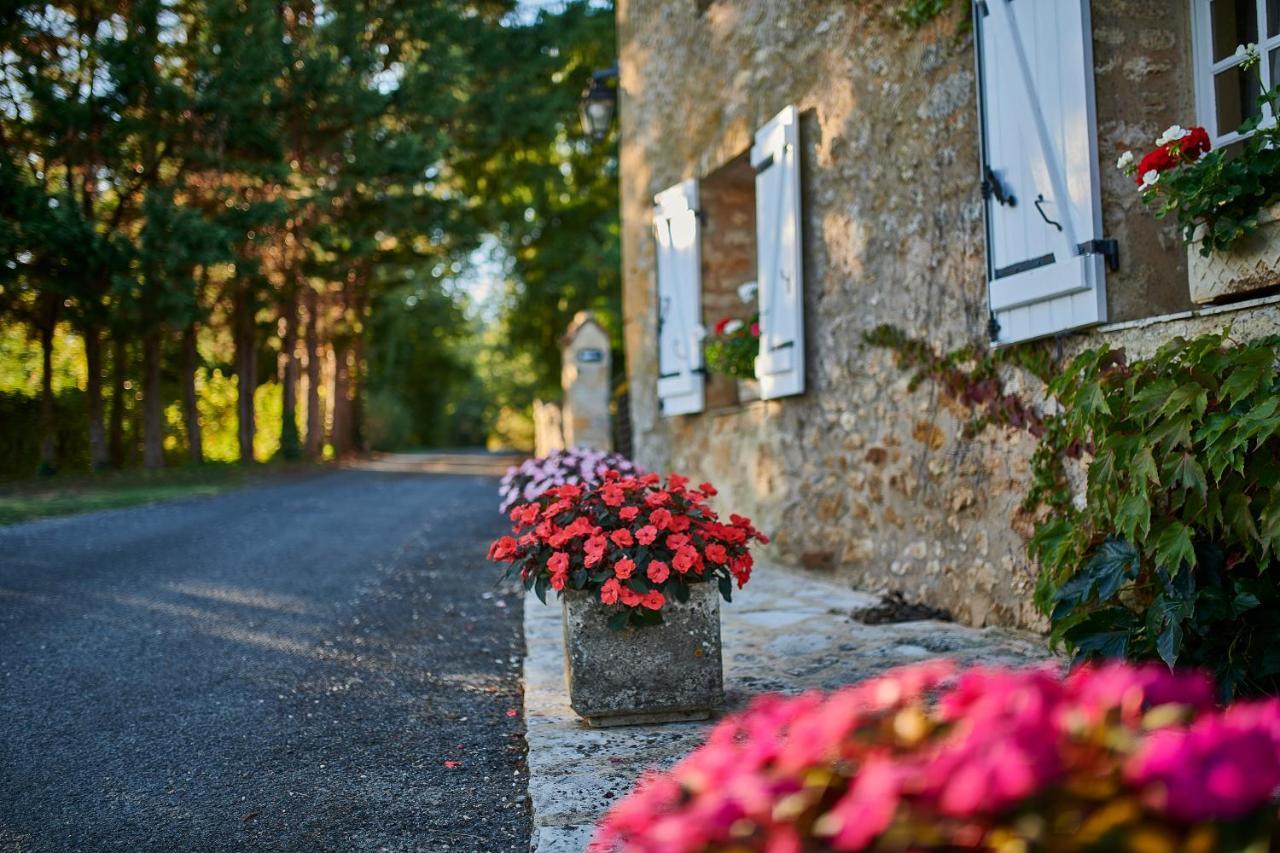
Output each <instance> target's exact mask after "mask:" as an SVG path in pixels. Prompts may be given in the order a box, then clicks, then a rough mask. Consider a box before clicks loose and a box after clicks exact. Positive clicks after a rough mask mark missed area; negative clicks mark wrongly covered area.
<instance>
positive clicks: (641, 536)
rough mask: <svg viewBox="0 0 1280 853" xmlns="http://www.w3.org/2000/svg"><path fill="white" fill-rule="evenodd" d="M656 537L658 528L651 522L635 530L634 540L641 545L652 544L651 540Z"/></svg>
mask: <svg viewBox="0 0 1280 853" xmlns="http://www.w3.org/2000/svg"><path fill="white" fill-rule="evenodd" d="M657 538H658V528H656V527H654V526H653V525H652V524H646V525H645V526H644V527H641V528H640V529H639V530H637V531H636V541H637V542H639V543H640V544H641V545H652V544H653V540H654V539H657Z"/></svg>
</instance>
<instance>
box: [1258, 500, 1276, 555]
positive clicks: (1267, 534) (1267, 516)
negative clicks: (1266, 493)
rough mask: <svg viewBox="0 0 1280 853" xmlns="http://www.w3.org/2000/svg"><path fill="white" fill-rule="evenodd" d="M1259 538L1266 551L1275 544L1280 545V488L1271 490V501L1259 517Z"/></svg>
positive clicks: (1263, 549)
mask: <svg viewBox="0 0 1280 853" xmlns="http://www.w3.org/2000/svg"><path fill="white" fill-rule="evenodd" d="M1259 521H1260V522H1261V524H1260V525H1259V527H1258V539H1259V540H1260V541H1261V542H1262V551H1263V553H1266V552H1267V551H1268V550H1269V549H1271V548H1272V547H1273V546H1276V547H1280V488H1278V489H1274V490H1272V492H1271V503H1269V504H1268V505H1267V508H1266V509H1265V510H1263V513H1262V517H1261V518H1260V519H1259Z"/></svg>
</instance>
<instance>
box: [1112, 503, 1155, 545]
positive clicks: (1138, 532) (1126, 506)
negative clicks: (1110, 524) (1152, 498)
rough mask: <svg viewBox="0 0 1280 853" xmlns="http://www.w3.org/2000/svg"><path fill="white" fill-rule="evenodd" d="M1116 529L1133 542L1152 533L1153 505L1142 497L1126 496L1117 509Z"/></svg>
mask: <svg viewBox="0 0 1280 853" xmlns="http://www.w3.org/2000/svg"><path fill="white" fill-rule="evenodd" d="M1115 524H1116V529H1117V530H1119V531H1120V533H1121V534H1122V535H1123V536H1124V538H1125V539H1128V540H1130V541H1132V542H1137V541H1140V540H1142V539H1145V538H1147V534H1148V533H1150V532H1151V503H1150V502H1149V501H1148V500H1147V499H1146V498H1144V497H1143V496H1141V495H1126V496H1125V497H1124V500H1122V501H1120V506H1118V507H1117V508H1116V516H1115Z"/></svg>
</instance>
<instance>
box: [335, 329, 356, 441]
mask: <svg viewBox="0 0 1280 853" xmlns="http://www.w3.org/2000/svg"><path fill="white" fill-rule="evenodd" d="M333 357H334V369H333V453H334V455H335V456H337V457H339V458H341V457H343V456H346V455H347V454H348V453H350V452H351V448H352V435H351V427H352V423H351V414H352V413H351V345H350V344H349V343H348V342H346V341H344V342H343V343H341V344H335V345H334V347H333Z"/></svg>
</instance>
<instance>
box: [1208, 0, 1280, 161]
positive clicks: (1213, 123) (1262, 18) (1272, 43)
mask: <svg viewBox="0 0 1280 853" xmlns="http://www.w3.org/2000/svg"><path fill="white" fill-rule="evenodd" d="M1212 2H1213V0H1190V3H1191V61H1192V64H1193V65H1194V68H1195V92H1196V120H1197V122H1198V123H1199V124H1200V125H1201V126H1202V127H1204V129H1205V130H1207V131H1208V132H1209V141H1210V142H1211V143H1212V145H1213V147H1214V148H1222V147H1223V146H1226V145H1230V144H1232V143H1233V142H1239V141H1240V140H1241V139H1245V138H1247V137H1249V136H1251V135H1252V134H1247V133H1245V134H1242V133H1240V132H1239V131H1237V130H1236V129H1234V128H1232V129H1230V130H1227V131H1225V132H1223V131H1222V129H1221V128H1219V127H1218V96H1217V89H1216V88H1215V87H1214V85H1213V78H1214V76H1215V75H1216V74H1219V73H1221V72H1222V71H1225V70H1227V69H1228V68H1231V67H1233V66H1235V65H1239V64H1240V63H1241V62H1242V61H1243V59H1242V58H1241V57H1237V56H1234V55H1233V56H1228V57H1225V58H1223V59H1220V60H1218V61H1217V62H1215V61H1214V59H1213V16H1212V14H1211V8H1210V4H1211V3H1212ZM1255 7H1256V8H1255V10H1254V13H1255V14H1256V16H1257V22H1258V30H1257V31H1258V42H1257V44H1258V50H1259V51H1260V52H1261V54H1262V61H1261V62H1260V63H1258V66H1257V72H1258V78H1259V80H1260V84H1261V87H1262V90H1263V91H1266V90H1268V89H1270V88H1271V87H1273V86H1275V85H1276V84H1277V82H1278V81H1276V80H1273V79H1272V74H1271V72H1272V68H1271V62H1270V61H1269V57H1270V55H1271V51H1272V50H1274V49H1275V48H1278V47H1280V32H1277V33H1275V34H1274V35H1271V36H1268V35H1267V0H1256V3H1255ZM1275 120H1276V117H1275V116H1274V115H1272V111H1271V107H1270V106H1264V107H1263V122H1262V125H1263V126H1268V125H1270V124H1272V123H1274V122H1275Z"/></svg>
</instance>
